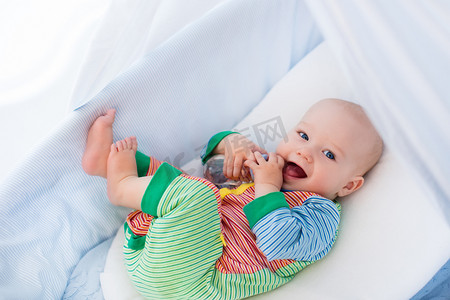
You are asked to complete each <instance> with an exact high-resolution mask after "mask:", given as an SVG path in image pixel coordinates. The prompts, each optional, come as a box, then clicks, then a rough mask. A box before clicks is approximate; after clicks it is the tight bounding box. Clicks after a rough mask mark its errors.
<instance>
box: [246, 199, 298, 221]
mask: <svg viewBox="0 0 450 300" xmlns="http://www.w3.org/2000/svg"><path fill="white" fill-rule="evenodd" d="M282 207H287V208H289V204H288V203H287V202H286V199H285V198H284V194H283V193H282V192H273V193H269V194H267V195H264V196H261V197H258V198H256V199H255V200H253V201H252V202H250V203H249V204H247V205H246V206H244V213H245V216H246V217H247V220H248V223H249V224H250V228H253V226H254V225H255V224H256V223H257V222H258V221H259V220H260V219H261V218H263V217H264V216H265V215H267V214H268V213H270V212H272V211H274V210H276V209H279V208H282Z"/></svg>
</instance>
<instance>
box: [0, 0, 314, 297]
mask: <svg viewBox="0 0 450 300" xmlns="http://www.w3.org/2000/svg"><path fill="white" fill-rule="evenodd" d="M320 41H321V36H320V34H319V33H318V31H317V29H316V28H315V25H314V22H313V20H312V18H311V16H310V15H309V12H308V10H307V9H306V7H305V5H304V2H303V1H294V0H286V1H275V0H249V1H240V0H237V1H229V2H227V3H225V4H224V5H222V6H221V7H220V9H216V10H214V12H212V13H210V14H208V15H206V16H205V17H203V18H201V19H200V20H199V21H198V22H196V23H194V24H192V25H191V26H189V27H187V28H185V29H184V30H183V31H182V32H180V33H179V34H177V35H176V36H174V37H173V38H172V39H170V40H169V41H167V42H166V43H164V44H163V45H162V46H161V47H159V48H157V49H155V50H154V51H152V52H151V53H149V54H148V55H147V56H146V57H144V58H143V59H142V60H141V61H139V62H137V63H136V64H135V65H134V66H133V67H131V68H130V69H129V70H128V71H126V72H125V73H123V74H122V75H120V76H119V77H118V78H117V79H115V80H114V81H113V82H111V83H110V84H109V85H108V86H107V87H106V88H105V89H104V90H103V91H102V92H100V93H99V94H98V95H97V96H96V97H94V98H93V99H90V100H89V99H86V100H89V101H87V102H86V103H85V105H82V106H81V107H79V108H78V109H77V110H75V111H74V112H72V113H71V114H70V115H69V116H68V117H67V118H66V119H65V121H64V122H63V123H62V124H60V126H59V127H58V128H57V129H56V130H55V131H54V132H53V133H52V134H51V135H50V136H49V137H48V138H47V139H45V140H43V141H42V142H41V143H40V144H39V145H37V146H36V147H35V148H34V149H32V151H31V153H30V155H29V157H28V158H27V159H26V160H24V161H23V162H22V164H21V165H20V166H19V167H18V168H17V169H16V170H15V172H13V173H12V174H11V175H10V176H9V177H8V178H7V179H6V180H5V181H4V182H3V184H2V186H1V188H0V269H1V270H2V271H1V273H0V295H1V297H2V298H5V299H59V298H61V297H63V294H64V290H65V288H66V285H67V283H68V280H69V278H70V276H71V273H72V271H73V270H74V269H75V267H76V266H77V264H78V262H79V260H80V258H81V257H83V255H84V254H85V253H87V252H88V251H89V250H90V249H92V248H93V247H94V246H95V245H98V244H99V243H100V242H101V241H103V240H106V239H108V238H110V237H111V236H112V235H113V234H114V233H115V232H116V231H117V228H118V227H119V226H121V224H122V223H123V221H124V219H125V217H126V215H127V213H128V212H129V210H128V209H124V208H118V207H114V206H112V205H111V204H110V203H109V201H108V199H107V197H106V185H105V183H106V182H105V180H104V179H102V178H94V177H90V176H87V175H86V174H84V172H83V170H82V168H81V157H82V154H83V151H84V148H85V141H86V135H87V131H88V129H89V126H90V124H91V123H92V122H93V120H94V119H95V118H96V117H98V116H99V115H100V114H102V113H104V112H105V111H106V109H107V108H109V107H114V108H116V109H117V118H116V123H115V125H114V132H115V139H118V138H124V137H125V136H129V135H136V136H137V137H138V142H139V150H140V151H142V152H145V153H151V154H152V155H154V156H156V157H157V158H159V159H161V160H168V161H170V162H172V163H174V164H176V165H181V164H183V163H185V162H187V161H188V160H190V159H191V158H193V157H194V156H196V155H198V153H199V151H200V149H201V148H202V147H203V145H204V144H205V143H206V142H207V141H208V138H209V137H210V136H211V135H212V134H213V133H215V132H218V131H220V130H223V129H229V128H232V127H233V125H234V124H236V123H237V122H238V121H240V120H241V119H242V118H243V117H244V116H245V115H246V114H247V113H248V112H249V111H250V110H251V109H252V108H253V107H254V106H255V105H256V104H257V103H258V102H259V101H260V100H261V99H262V98H263V96H264V95H265V93H266V92H267V91H268V90H269V89H270V88H271V87H272V86H273V85H274V84H275V83H276V82H277V81H278V80H279V79H280V78H282V76H283V75H284V74H285V73H286V72H287V71H288V70H289V69H290V68H291V67H292V66H293V65H294V64H296V62H297V61H299V60H300V59H301V58H302V57H303V56H304V55H305V54H307V53H308V52H309V51H310V50H311V49H313V48H314V47H315V46H316V45H317V44H318V43H319V42H320Z"/></svg>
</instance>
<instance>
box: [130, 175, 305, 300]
mask: <svg viewBox="0 0 450 300" xmlns="http://www.w3.org/2000/svg"><path fill="white" fill-rule="evenodd" d="M217 207H218V204H217V200H216V198H215V195H214V192H213V191H212V190H211V189H210V188H209V187H208V186H206V185H205V184H204V183H202V182H199V181H197V180H192V179H189V178H186V177H183V176H178V177H176V178H174V179H173V180H172V181H171V182H170V183H169V185H168V186H167V187H166V189H165V190H164V193H163V195H162V197H161V200H160V201H159V202H158V207H157V209H156V210H157V214H158V217H157V218H154V219H153V221H152V225H151V227H150V230H149V232H148V234H147V236H146V241H145V247H144V248H143V249H142V250H139V251H133V250H131V249H127V248H125V250H124V255H125V258H126V263H127V268H128V270H129V273H130V278H131V279H132V281H133V282H134V284H135V286H136V288H137V289H138V290H139V291H140V292H141V293H142V294H143V295H144V296H146V297H149V298H151V299H239V298H245V297H250V296H253V295H256V294H260V293H263V292H267V291H270V290H273V289H274V288H277V287H279V286H281V285H283V284H285V283H286V282H288V281H289V280H291V279H292V277H293V274H295V273H297V272H298V271H299V270H300V269H302V268H303V267H304V265H306V263H301V262H298V263H294V264H291V265H288V266H285V267H283V268H281V269H280V270H277V271H276V272H275V273H272V272H270V271H269V270H268V269H262V270H260V271H258V272H255V273H252V274H223V273H221V272H219V271H218V270H217V269H215V268H214V266H215V263H216V261H217V259H218V258H219V257H220V255H221V254H222V243H221V240H220V218H219V215H218V212H217ZM129 231H130V230H128V234H126V237H128V239H129V238H130V236H131V234H129ZM126 245H127V244H126Z"/></svg>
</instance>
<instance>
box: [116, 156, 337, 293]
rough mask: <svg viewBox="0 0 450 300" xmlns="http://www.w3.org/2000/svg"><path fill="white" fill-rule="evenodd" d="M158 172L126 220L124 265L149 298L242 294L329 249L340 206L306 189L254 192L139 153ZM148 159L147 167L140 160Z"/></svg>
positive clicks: (289, 274) (285, 277) (271, 283)
mask: <svg viewBox="0 0 450 300" xmlns="http://www.w3.org/2000/svg"><path fill="white" fill-rule="evenodd" d="M137 162H138V171H139V173H140V174H141V175H144V173H143V170H144V169H146V168H147V167H148V168H147V169H148V173H147V175H153V178H152V180H151V182H150V184H149V187H148V188H147V191H146V193H145V195H144V197H143V199H142V204H141V206H142V211H136V212H133V213H131V214H130V215H129V217H128V219H127V222H126V223H125V234H126V238H127V240H126V242H125V246H124V253H125V257H126V264H127V268H128V271H129V274H130V278H131V279H132V281H133V283H134V285H135V286H136V288H137V289H138V290H139V291H140V292H141V293H142V294H143V295H144V296H147V297H149V298H152V299H238V298H245V297H249V296H252V295H256V294H259V293H263V292H266V291H270V290H272V289H274V288H277V287H278V286H280V285H283V284H285V283H286V282H288V281H289V280H291V279H292V278H293V276H294V275H295V274H296V273H297V272H299V271H300V270H301V269H303V268H304V267H306V266H307V265H309V264H310V263H312V262H314V261H316V260H317V259H320V258H321V257H323V256H324V255H325V254H326V253H327V252H328V251H329V250H330V248H331V246H332V244H333V242H334V239H335V236H336V233H337V225H338V222H339V205H338V204H335V203H334V202H332V201H330V200H327V199H324V198H322V197H320V196H318V195H316V194H313V193H307V192H284V193H281V192H279V193H272V194H269V195H266V196H264V197H260V198H257V199H254V186H253V184H245V185H241V186H240V187H239V188H237V189H234V190H229V189H221V190H218V189H217V188H216V187H215V186H214V185H213V184H212V183H210V182H208V181H206V180H205V179H202V178H197V177H192V176H188V175H185V174H182V173H181V172H180V171H178V170H177V169H175V168H173V167H172V166H170V165H168V164H166V163H164V164H161V163H160V162H158V161H157V160H155V159H154V158H148V157H145V156H144V155H142V154H140V153H138V154H137ZM143 165H144V167H142V166H143Z"/></svg>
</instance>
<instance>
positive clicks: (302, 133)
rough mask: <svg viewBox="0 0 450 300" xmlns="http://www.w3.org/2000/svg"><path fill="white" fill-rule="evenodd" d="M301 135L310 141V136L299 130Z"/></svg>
mask: <svg viewBox="0 0 450 300" xmlns="http://www.w3.org/2000/svg"><path fill="white" fill-rule="evenodd" d="M299 135H300V137H301V138H302V139H304V140H306V141H309V136H308V135H307V134H306V133H304V132H299Z"/></svg>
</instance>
